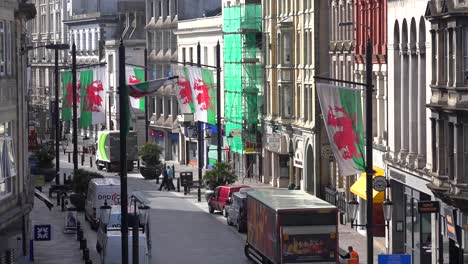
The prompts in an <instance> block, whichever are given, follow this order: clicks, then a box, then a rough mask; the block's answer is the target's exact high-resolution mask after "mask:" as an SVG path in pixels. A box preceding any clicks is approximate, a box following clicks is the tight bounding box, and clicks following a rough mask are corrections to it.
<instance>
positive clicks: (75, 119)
mask: <svg viewBox="0 0 468 264" xmlns="http://www.w3.org/2000/svg"><path fill="white" fill-rule="evenodd" d="M76 86H77V80H76V44H75V42H73V45H72V94H73V118H72V119H73V120H72V123H73V139H72V141H73V170H74V171H76V170H78V113H77V109H76V108H77V104H78V103H77V101H78V100H77V94H76Z"/></svg>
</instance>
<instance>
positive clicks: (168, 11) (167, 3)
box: [166, 0, 171, 16]
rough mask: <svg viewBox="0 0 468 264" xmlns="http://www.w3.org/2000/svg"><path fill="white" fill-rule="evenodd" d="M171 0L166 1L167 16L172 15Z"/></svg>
mask: <svg viewBox="0 0 468 264" xmlns="http://www.w3.org/2000/svg"><path fill="white" fill-rule="evenodd" d="M169 2H170V0H166V16H169V15H170V12H171V11H170V5H169Z"/></svg>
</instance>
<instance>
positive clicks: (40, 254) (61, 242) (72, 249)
mask: <svg viewBox="0 0 468 264" xmlns="http://www.w3.org/2000/svg"><path fill="white" fill-rule="evenodd" d="M49 186H50V185H46V186H44V187H43V188H42V191H43V193H45V194H46V195H47V194H48V193H49ZM49 199H50V200H51V201H52V202H53V203H54V207H53V208H52V210H50V211H49V209H48V208H47V207H46V206H45V204H44V203H43V202H42V201H40V200H38V199H35V201H34V208H33V210H32V212H31V219H32V225H33V226H34V225H44V224H46V225H51V229H52V232H51V233H52V234H51V241H34V263H39V264H63V263H67V264H81V263H84V261H83V258H82V256H83V255H82V251H81V250H80V242H79V241H77V240H76V234H64V233H63V230H64V226H65V220H64V219H65V213H66V212H62V211H61V208H60V206H57V203H56V198H55V197H54V198H49ZM78 220H79V221H80V222H81V226H82V228H83V231H84V237H85V238H86V239H87V240H88V241H87V247H88V249H89V251H90V259H91V260H92V261H93V263H99V261H98V260H99V256H98V254H97V252H96V250H95V244H93V242H92V241H93V239H92V238H90V237H89V235H88V234H90V233H91V232H94V231H92V230H90V228H89V225H88V224H87V223H86V222H85V220H84V217H83V214H82V213H78ZM94 241H95V240H94ZM94 243H95V242H94Z"/></svg>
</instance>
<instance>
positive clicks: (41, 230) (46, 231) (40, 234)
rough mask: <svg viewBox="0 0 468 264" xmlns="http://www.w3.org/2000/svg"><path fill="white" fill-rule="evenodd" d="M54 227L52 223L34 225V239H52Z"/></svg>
mask: <svg viewBox="0 0 468 264" xmlns="http://www.w3.org/2000/svg"><path fill="white" fill-rule="evenodd" d="M51 234H52V227H51V226H50V225H34V240H35V241H50V240H51Z"/></svg>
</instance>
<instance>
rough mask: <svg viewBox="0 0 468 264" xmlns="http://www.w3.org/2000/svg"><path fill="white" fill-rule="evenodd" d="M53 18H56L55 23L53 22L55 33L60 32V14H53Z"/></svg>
mask: <svg viewBox="0 0 468 264" xmlns="http://www.w3.org/2000/svg"><path fill="white" fill-rule="evenodd" d="M55 17H56V18H57V19H56V21H55V27H56V29H55V30H56V31H61V30H60V27H61V26H62V17H61V16H60V13H58V12H57V13H55Z"/></svg>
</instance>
